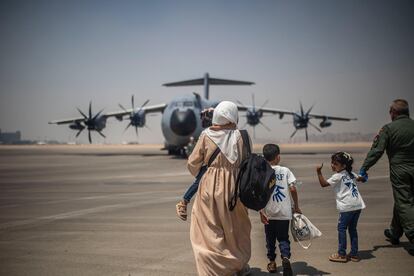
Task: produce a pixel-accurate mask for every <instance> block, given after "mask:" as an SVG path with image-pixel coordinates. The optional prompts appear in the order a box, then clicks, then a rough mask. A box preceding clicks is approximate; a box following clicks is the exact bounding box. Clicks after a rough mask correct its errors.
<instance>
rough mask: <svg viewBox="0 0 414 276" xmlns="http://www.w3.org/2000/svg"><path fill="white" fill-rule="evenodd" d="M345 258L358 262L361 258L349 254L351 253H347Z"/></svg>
mask: <svg viewBox="0 0 414 276" xmlns="http://www.w3.org/2000/svg"><path fill="white" fill-rule="evenodd" d="M347 258H348V260H350V261H352V262H359V261H360V260H361V258H360V257H358V256H351V255H348V256H347Z"/></svg>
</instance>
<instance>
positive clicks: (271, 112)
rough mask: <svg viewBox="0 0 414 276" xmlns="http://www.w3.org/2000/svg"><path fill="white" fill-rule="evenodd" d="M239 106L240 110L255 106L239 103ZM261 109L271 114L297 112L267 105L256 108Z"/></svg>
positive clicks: (291, 113)
mask: <svg viewBox="0 0 414 276" xmlns="http://www.w3.org/2000/svg"><path fill="white" fill-rule="evenodd" d="M237 108H238V109H239V111H247V110H248V109H252V108H253V106H245V105H241V104H237ZM259 109H260V110H261V111H263V113H270V114H275V115H276V114H279V115H293V114H294V113H295V112H292V111H288V110H283V109H276V108H267V107H262V108H257V107H256V110H259Z"/></svg>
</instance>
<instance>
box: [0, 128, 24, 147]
mask: <svg viewBox="0 0 414 276" xmlns="http://www.w3.org/2000/svg"><path fill="white" fill-rule="evenodd" d="M21 138H22V134H21V132H20V131H16V132H1V129H0V143H1V144H13V143H18V142H20V141H21Z"/></svg>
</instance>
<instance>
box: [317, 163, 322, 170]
mask: <svg viewBox="0 0 414 276" xmlns="http://www.w3.org/2000/svg"><path fill="white" fill-rule="evenodd" d="M322 168H323V163H322V164H321V165H320V166H316V171H317V172H321V171H322Z"/></svg>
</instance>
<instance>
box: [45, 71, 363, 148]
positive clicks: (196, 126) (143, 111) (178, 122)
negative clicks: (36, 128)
mask: <svg viewBox="0 0 414 276" xmlns="http://www.w3.org/2000/svg"><path fill="white" fill-rule="evenodd" d="M253 84H254V83H253V82H247V81H238V80H226V79H217V78H210V76H209V74H208V73H206V74H205V75H204V77H203V78H199V79H192V80H186V81H179V82H172V83H166V84H163V85H164V86H166V87H177V86H194V85H203V86H204V97H201V96H200V95H199V94H197V93H195V92H194V93H193V94H192V95H185V96H179V97H176V98H174V99H173V100H171V101H170V102H169V103H162V104H158V105H151V106H148V105H147V103H148V102H149V100H146V101H145V102H144V103H143V104H142V105H141V106H140V107H139V108H135V106H134V97H133V96H132V98H131V104H132V108H130V109H126V108H125V107H124V106H122V105H121V104H119V106H120V107H121V109H122V110H120V111H114V112H108V113H105V114H102V110H101V111H99V112H98V113H96V114H95V115H93V113H92V103H91V102H90V103H89V112H88V116H87V115H86V114H85V113H83V112H82V111H81V110H80V109H79V108H78V111H79V113H80V114H81V115H82V117H76V118H70V119H65V120H55V121H51V122H49V124H58V125H60V124H69V128H71V129H74V130H78V132H77V134H76V137H78V136H79V135H80V133H81V132H82V131H83V130H84V129H85V128H87V130H88V138H89V142H90V143H91V142H92V138H91V132H90V131H91V130H92V131H96V132H98V133H99V134H100V135H101V136H102V137H105V135H104V134H103V133H102V130H103V129H104V128H105V126H106V120H107V119H108V118H110V117H115V118H116V119H118V120H119V121H122V120H123V119H124V118H125V117H126V118H128V119H129V124H128V125H127V128H128V127H130V126H133V127H135V131H136V132H137V134H138V128H141V127H144V126H145V118H146V115H147V114H151V113H158V112H161V113H162V119H161V129H162V132H163V135H164V138H165V149H166V150H168V153H169V154H185V151H184V148H185V146H186V145H187V144H188V142H189V140H190V137H194V138H197V137H198V136H199V135H200V133H201V132H202V131H203V127H202V124H201V118H200V113H201V111H202V110H204V109H207V108H210V107H215V106H217V104H218V103H219V102H220V101H215V100H210V99H209V86H210V85H253ZM266 103H267V101H266V102H265V103H264V104H263V105H262V106H261V107H259V108H256V106H255V103H254V96H253V106H246V105H244V104H242V103H241V102H238V109H239V110H240V111H245V112H246V115H245V117H246V124H248V125H250V126H252V127H255V126H256V125H258V124H261V125H262V126H264V127H265V128H266V129H268V130H269V128H268V127H267V126H265V125H264V124H263V123H262V122H261V118H262V117H263V114H264V113H267V114H274V115H279V118H280V119H282V118H283V116H284V115H292V116H293V125H294V127H295V132H294V133H293V134H292V136H291V137H293V135H295V133H296V131H297V130H298V129H303V128H304V129H305V131H306V140H308V135H307V127H308V125H311V126H313V127H315V128H316V129H317V130H319V131H320V129H319V128H318V127H317V126H315V125H314V124H312V123H311V122H309V119H321V120H322V122H321V123H320V127H321V128H323V127H328V126H330V125H331V124H332V122H331V121H332V120H339V121H350V120H356V119H353V118H344V117H334V116H329V115H317V114H311V113H310V112H311V110H312V107H311V108H310V109H309V110H308V111H307V112H306V113H304V111H303V107H302V104H300V108H301V112H300V113H299V112H292V111H287V110H281V109H275V108H265V107H264V106H265V104H266Z"/></svg>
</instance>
